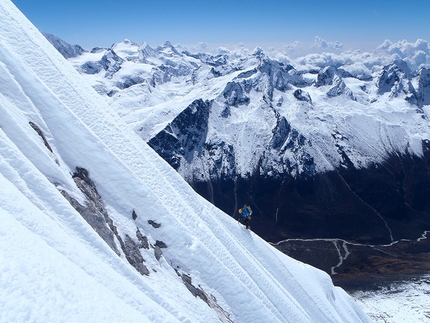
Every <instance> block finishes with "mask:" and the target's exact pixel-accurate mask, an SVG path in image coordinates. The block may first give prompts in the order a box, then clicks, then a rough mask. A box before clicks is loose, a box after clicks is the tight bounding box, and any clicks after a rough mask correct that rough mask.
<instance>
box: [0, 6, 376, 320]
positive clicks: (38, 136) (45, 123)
mask: <svg viewBox="0 0 430 323" xmlns="http://www.w3.org/2000/svg"><path fill="white" fill-rule="evenodd" d="M0 17H1V19H0V29H1V30H2V32H1V33H0V69H1V70H0V78H1V81H0V116H1V117H0V138H1V140H0V145H1V147H0V155H1V158H0V182H1V185H0V190H1V194H0V214H1V219H2V226H1V227H0V246H1V248H0V272H1V275H0V286H1V289H0V307H1V311H0V321H1V322H10V321H18V322H23V321H32V322H49V321H56V322H81V321H89V322H106V321H107V320H109V321H111V322H128V321H137V320H139V321H142V322H177V321H178V322H203V321H206V322H217V321H223V322H369V321H370V320H369V319H368V318H367V317H366V315H365V314H364V313H363V312H362V311H361V310H360V309H359V308H358V307H357V305H356V304H355V303H354V302H353V300H352V299H351V298H350V297H349V296H348V295H347V294H346V293H345V292H344V291H343V290H341V289H339V288H336V287H334V286H333V285H332V282H331V280H330V278H329V277H328V275H326V274H325V273H323V272H321V271H318V270H316V269H314V268H312V267H310V266H307V265H304V264H302V263H299V262H297V261H295V260H292V259H290V258H288V257H286V256H285V255H283V254H281V253H280V252H279V251H277V250H275V249H274V248H272V247H271V246H269V245H268V244H267V243H265V242H264V241H263V240H261V239H260V238H259V237H257V236H256V235H254V234H253V233H252V232H249V231H247V230H244V229H243V228H242V227H241V226H239V225H238V224H237V223H236V222H235V221H234V220H233V219H231V218H230V217H228V216H227V215H226V214H224V213H222V212H221V211H220V210H218V209H216V208H215V207H214V206H212V205H211V204H209V203H207V202H206V201H205V200H203V199H202V198H201V197H199V196H198V195H197V194H196V193H195V192H194V191H193V190H192V189H191V188H190V187H189V186H188V184H186V183H185V182H184V180H183V179H182V178H181V177H180V175H179V174H177V173H176V172H175V171H174V170H173V169H171V168H170V166H169V165H168V164H167V163H165V162H164V161H163V160H162V159H161V158H160V157H159V156H158V155H157V154H156V153H155V152H154V151H153V150H152V149H150V148H149V147H148V146H147V145H146V144H145V143H144V142H143V141H142V140H141V139H140V138H139V137H138V136H137V135H136V134H135V133H133V131H132V130H131V129H130V128H129V127H128V126H127V125H126V124H125V123H124V122H123V121H122V120H121V119H120V118H119V117H118V115H117V114H116V113H115V112H114V111H113V110H112V109H111V107H109V105H108V104H107V102H106V100H105V99H103V98H102V97H100V96H98V95H97V94H96V93H95V92H94V90H93V89H92V88H91V86H90V85H89V84H87V83H86V82H85V81H83V80H82V78H81V76H80V75H79V74H78V73H77V72H76V71H75V70H74V68H73V67H72V66H71V65H69V64H68V63H67V62H66V61H65V60H64V58H63V57H62V56H61V55H60V54H59V53H58V52H57V51H56V50H55V49H54V48H53V47H52V46H51V45H50V44H49V43H48V41H47V40H46V39H45V38H44V37H43V36H42V35H41V34H40V33H39V32H38V31H37V30H36V28H35V27H34V26H32V25H31V23H30V22H29V21H27V20H26V19H25V17H23V15H22V14H21V13H20V12H19V11H18V10H17V9H16V8H15V7H14V5H13V4H12V3H11V2H10V1H8V0H1V2H0ZM76 167H81V168H76ZM82 168H84V169H85V170H87V172H85V171H82ZM72 174H73V175H72ZM69 202H70V203H69ZM72 204H73V206H74V207H72ZM93 204H94V205H96V206H97V210H96V211H95V213H94V214H93V218H96V217H97V216H100V215H103V216H104V219H106V221H107V222H106V223H105V224H104V225H102V226H99V227H96V228H95V230H100V231H98V232H99V234H97V233H96V231H94V229H93V228H92V227H91V226H90V224H93V223H92V222H91V221H92V219H93V218H90V219H89V222H87V221H85V220H84V218H83V217H82V216H81V215H80V214H79V213H78V212H77V211H76V210H82V209H85V210H89V209H91V206H92V205H93ZM85 210H84V211H85ZM84 213H85V212H83V213H82V214H84ZM133 215H134V216H133ZM148 220H152V221H153V222H152V223H158V224H161V226H156V225H153V224H150V223H149V222H148ZM109 230H110V231H109ZM100 232H105V233H106V232H107V233H106V236H104V235H103V234H102V235H101V234H100ZM137 232H139V233H140V235H139V234H137ZM109 237H110V238H111V240H109V239H110V238H109ZM102 238H103V239H102ZM145 239H146V240H145ZM107 241H109V242H110V244H109V243H106V242H107ZM144 241H146V242H148V244H149V245H151V247H150V248H149V247H148V248H145V247H143V244H144ZM137 246H139V247H137ZM161 248H162V251H161ZM130 250H131V251H130ZM142 259H144V260H142ZM131 264H134V267H135V268H138V270H139V269H140V270H141V272H140V273H139V272H138V271H137V270H136V269H135V268H133V266H131ZM142 268H146V269H147V271H145V270H144V269H142ZM190 291H191V292H190ZM192 292H195V293H196V294H197V295H198V296H199V297H196V296H194V295H193V293H192Z"/></svg>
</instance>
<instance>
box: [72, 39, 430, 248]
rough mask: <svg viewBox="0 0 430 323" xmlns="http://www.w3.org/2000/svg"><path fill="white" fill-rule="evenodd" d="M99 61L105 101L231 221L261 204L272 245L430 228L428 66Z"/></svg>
mask: <svg viewBox="0 0 430 323" xmlns="http://www.w3.org/2000/svg"><path fill="white" fill-rule="evenodd" d="M114 50H115V55H116V56H115V55H113V51H114ZM109 55H110V56H109ZM83 57H84V56H83ZM99 57H101V59H99V60H98V62H100V63H99V64H100V65H101V66H103V68H102V69H101V71H99V72H97V73H98V75H99V76H100V80H102V82H99V83H103V84H104V85H103V87H102V91H100V88H101V87H100V84H97V85H95V87H96V88H97V89H98V91H99V93H102V94H103V93H104V94H108V95H109V96H111V97H112V104H113V105H114V106H115V107H117V109H118V111H119V112H120V114H121V115H123V117H124V118H125V120H127V121H128V122H129V123H131V124H133V126H134V127H135V130H136V131H137V132H138V133H139V134H140V135H141V137H142V138H143V139H144V140H146V141H147V142H148V143H149V144H150V146H151V147H152V148H153V149H154V150H156V151H157V152H158V153H159V154H160V155H161V156H162V157H163V158H164V159H165V160H166V161H167V162H169V163H170V164H171V165H172V166H173V167H174V168H175V169H176V170H177V171H178V172H179V173H180V174H181V175H182V176H183V177H184V178H185V179H186V180H187V181H188V182H189V183H190V184H191V185H192V186H193V187H194V189H195V190H196V191H197V192H199V193H200V194H201V195H203V196H204V197H206V198H207V199H208V200H210V201H211V202H212V203H214V204H215V205H216V206H218V207H220V208H221V209H223V210H224V211H226V212H227V213H229V214H231V215H232V216H235V215H236V211H237V209H238V208H239V207H240V206H241V205H242V204H243V203H249V204H250V205H251V206H252V207H253V209H254V216H253V230H255V231H256V232H257V233H258V234H260V235H261V236H262V237H264V238H265V239H267V240H269V241H279V240H282V239H284V238H287V237H288V238H291V237H302V238H316V237H318V238H342V239H347V240H351V241H360V242H372V243H375V242H379V243H385V242H391V241H393V240H396V239H401V238H413V237H417V236H418V237H419V236H421V234H422V232H423V231H424V230H428V228H429V226H430V218H429V214H430V206H429V204H428V202H427V200H426V196H427V193H428V191H429V189H430V177H429V163H428V159H429V157H430V155H429V154H430V153H429V144H428V142H429V141H428V140H429V139H430V138H429V134H430V128H429V125H428V117H427V106H428V104H429V98H430V94H429V93H430V92H429V91H430V90H429V89H430V85H429V84H430V83H429V75H430V73H429V70H428V69H426V68H421V69H420V70H417V71H414V70H411V69H410V68H409V66H408V64H407V63H406V61H403V60H395V61H392V62H391V63H389V64H387V65H385V66H384V67H382V68H381V67H377V66H374V67H373V72H371V73H368V72H366V71H356V70H353V69H352V68H351V66H350V65H348V64H341V63H339V64H328V65H325V66H318V67H302V66H301V67H300V69H296V68H295V67H294V66H293V65H292V64H286V63H284V62H281V61H278V60H275V59H272V58H270V57H269V56H267V55H265V54H264V52H263V51H262V50H261V49H257V50H255V51H254V52H253V53H252V54H243V53H224V54H221V55H210V54H191V53H189V52H183V53H180V52H179V51H178V50H176V49H175V48H174V47H173V46H172V45H171V44H170V43H166V44H164V45H163V46H159V47H158V48H156V49H152V48H151V47H149V46H148V45H147V44H141V45H137V44H133V43H131V42H124V43H121V44H116V45H114V46H113V47H112V48H111V49H109V50H107V51H106V52H104V53H99ZM115 57H118V58H116V59H115ZM108 58H110V59H108ZM87 59H88V57H85V60H87ZM83 61H84V58H81V59H79V60H75V61H74V63H75V65H76V66H77V68H78V69H79V70H81V71H82V72H83V73H88V74H94V73H93V70H91V71H88V70H86V69H85V68H83V67H84V66H87V65H85V64H88V62H90V61H88V60H87V61H86V62H85V63H83ZM92 62H93V61H92ZM103 62H105V64H104V63H103ZM108 63H109V64H108ZM114 67H115V68H114ZM108 74H109V75H108ZM136 80H137V81H136ZM124 84H127V86H125V85H124Z"/></svg>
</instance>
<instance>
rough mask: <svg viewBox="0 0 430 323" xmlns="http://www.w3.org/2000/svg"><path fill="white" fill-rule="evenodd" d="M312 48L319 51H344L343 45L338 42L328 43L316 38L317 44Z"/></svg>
mask: <svg viewBox="0 0 430 323" xmlns="http://www.w3.org/2000/svg"><path fill="white" fill-rule="evenodd" d="M312 48H314V49H317V50H324V51H326V50H335V51H340V50H343V49H344V47H343V44H342V43H340V42H338V41H336V42H333V43H332V42H327V41H325V40H324V39H322V38H320V37H318V36H315V42H314V44H313V46H312Z"/></svg>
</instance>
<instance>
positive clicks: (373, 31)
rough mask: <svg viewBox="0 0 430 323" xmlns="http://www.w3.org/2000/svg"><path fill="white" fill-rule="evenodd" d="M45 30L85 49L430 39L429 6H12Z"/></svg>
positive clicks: (274, 2)
mask: <svg viewBox="0 0 430 323" xmlns="http://www.w3.org/2000/svg"><path fill="white" fill-rule="evenodd" d="M12 2H13V3H14V4H15V5H16V6H17V7H18V8H19V9H20V10H21V11H22V12H23V13H24V14H25V15H26V16H27V18H29V19H30V21H32V23H33V24H34V25H35V26H36V27H38V28H39V29H40V30H41V31H43V32H48V33H51V34H54V35H57V36H59V37H60V38H62V39H63V40H65V41H67V42H68V43H71V44H79V45H81V46H83V47H84V48H86V49H91V48H92V47H96V46H100V47H108V46H110V45H112V44H113V43H115V42H119V41H122V40H123V39H125V38H128V39H130V40H132V41H135V42H142V41H146V42H147V43H148V44H150V45H151V46H156V45H159V44H162V43H164V42H165V41H166V40H169V41H170V42H171V43H172V44H177V43H181V44H184V45H189V44H196V43H198V42H205V43H207V44H208V45H209V46H232V45H236V44H239V43H243V44H245V45H246V46H247V47H250V48H253V46H254V47H255V46H256V45H259V46H262V47H265V46H282V45H288V44H291V43H293V42H294V41H300V42H302V43H313V42H314V39H315V36H319V37H321V38H322V39H324V40H326V41H328V42H336V41H339V42H340V43H342V44H345V45H346V46H347V47H350V48H360V49H368V48H369V47H371V48H374V47H376V46H377V45H379V44H381V43H382V42H383V41H384V40H385V39H389V40H391V41H393V42H394V41H399V40H403V39H406V40H408V41H409V42H415V41H416V40H417V39H418V38H422V39H425V40H428V41H430V19H429V17H430V1H429V0H409V1H404V0H403V1H399V0H361V1H352V0H342V1H341V0H325V1H322V0H301V1H298V0H295V1H289V0H284V1H281V0H265V1H254V0H247V1H243V0H239V1H235V0H230V1H225V0H216V1H215V0H213V1H203V0H201V1H196V0H183V1H182V0H176V1H174V0H164V1H159V0H151V1H148V0H126V1H118V0H115V1H113V0H104V1H101V0H74V1H71V0H67V1H66V0H37V1H36V0H12Z"/></svg>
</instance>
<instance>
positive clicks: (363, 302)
mask: <svg viewBox="0 0 430 323" xmlns="http://www.w3.org/2000/svg"><path fill="white" fill-rule="evenodd" d="M352 296H353V297H354V298H355V299H356V300H357V302H358V304H359V305H360V306H361V308H363V309H364V311H365V312H366V313H367V314H368V315H369V316H370V317H371V318H372V319H373V320H374V321H375V322H378V323H386V322H390V323H412V322H430V277H421V278H417V279H415V280H414V281H403V282H399V283H392V284H389V285H387V286H385V287H382V288H379V289H377V290H375V291H365V292H364V291H358V292H354V293H352Z"/></svg>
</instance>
